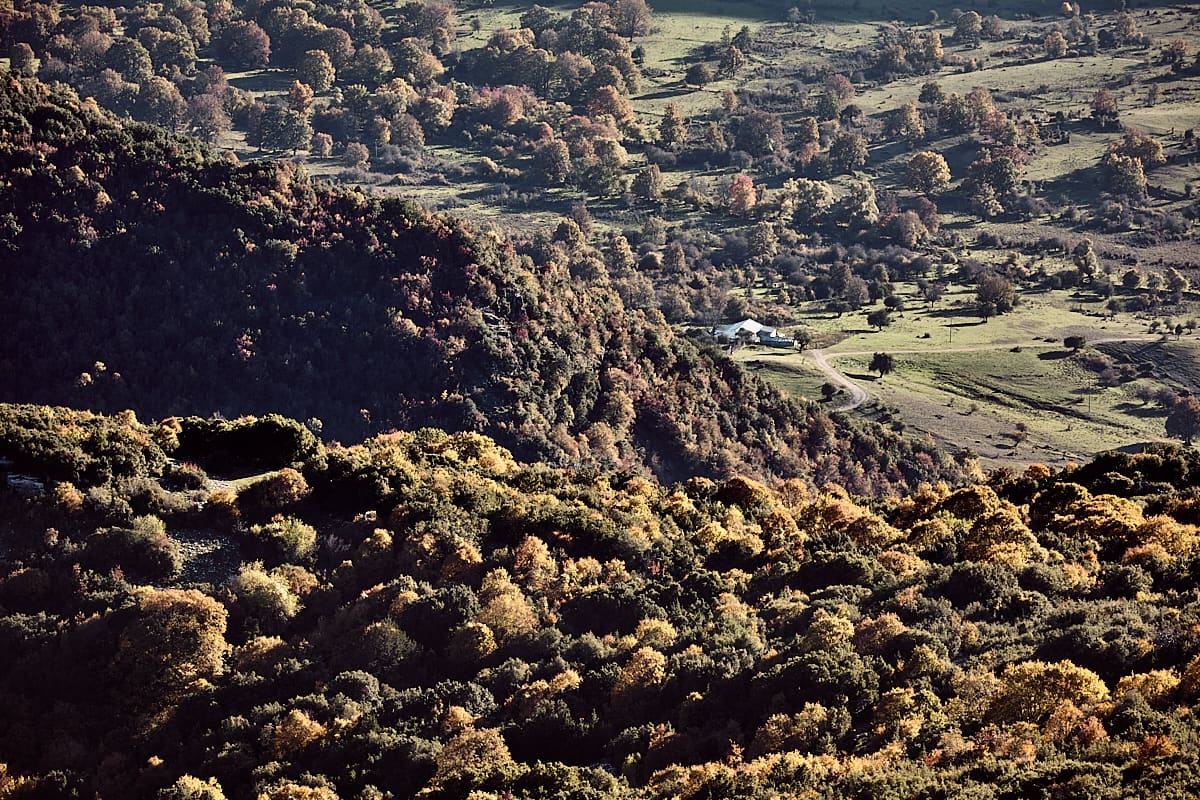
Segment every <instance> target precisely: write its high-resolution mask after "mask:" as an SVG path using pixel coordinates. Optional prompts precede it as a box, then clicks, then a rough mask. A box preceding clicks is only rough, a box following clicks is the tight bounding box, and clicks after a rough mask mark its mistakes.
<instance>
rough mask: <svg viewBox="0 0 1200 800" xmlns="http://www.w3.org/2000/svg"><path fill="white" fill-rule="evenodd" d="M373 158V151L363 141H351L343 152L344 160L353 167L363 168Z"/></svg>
mask: <svg viewBox="0 0 1200 800" xmlns="http://www.w3.org/2000/svg"><path fill="white" fill-rule="evenodd" d="M370 159H371V151H370V150H368V149H367V146H366V145H365V144H363V143H362V142H351V143H350V144H348V145H346V150H345V152H344V153H342V162H343V163H344V164H345V165H346V166H347V167H350V168H351V169H362V168H364V167H366V166H367V162H368V161H370Z"/></svg>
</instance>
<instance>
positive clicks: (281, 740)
mask: <svg viewBox="0 0 1200 800" xmlns="http://www.w3.org/2000/svg"><path fill="white" fill-rule="evenodd" d="M325 733H326V728H325V726H324V725H322V724H321V723H319V722H317V721H316V720H314V719H312V718H311V717H310V716H308V714H306V713H304V712H303V711H301V710H300V709H298V708H293V709H292V710H291V711H289V712H288V713H287V714H285V715H284V716H283V718H282V719H280V720H279V721H278V722H276V723H275V725H274V726H272V728H271V752H272V753H274V754H275V757H276V758H281V759H285V760H290V759H291V758H292V757H293V756H295V755H296V754H297V753H299V752H300V751H301V750H303V749H304V748H306V747H308V746H309V745H310V744H312V743H313V742H317V741H320V740H321V739H322V738H324V736H325Z"/></svg>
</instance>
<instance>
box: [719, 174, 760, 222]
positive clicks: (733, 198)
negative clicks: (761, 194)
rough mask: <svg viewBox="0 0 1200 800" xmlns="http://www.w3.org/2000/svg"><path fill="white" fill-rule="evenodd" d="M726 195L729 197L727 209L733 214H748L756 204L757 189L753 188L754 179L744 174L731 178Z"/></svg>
mask: <svg viewBox="0 0 1200 800" xmlns="http://www.w3.org/2000/svg"><path fill="white" fill-rule="evenodd" d="M726 196H727V197H728V198H729V210H730V211H731V212H733V213H734V214H738V215H742V214H748V213H749V212H750V209H752V208H754V206H756V205H757V204H758V190H757V189H755V188H754V180H753V179H752V178H751V177H750V176H749V175H746V174H741V175H738V176H737V177H735V178H734V179H733V181H732V182H731V183H730V184H729V189H728V190H727V191H726Z"/></svg>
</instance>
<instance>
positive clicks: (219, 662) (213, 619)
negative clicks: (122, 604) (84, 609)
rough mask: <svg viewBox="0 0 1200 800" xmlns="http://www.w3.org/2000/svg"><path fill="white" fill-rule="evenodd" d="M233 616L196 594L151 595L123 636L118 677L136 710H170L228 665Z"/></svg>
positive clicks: (141, 603) (163, 591) (167, 591)
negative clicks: (228, 629) (229, 625)
mask: <svg viewBox="0 0 1200 800" xmlns="http://www.w3.org/2000/svg"><path fill="white" fill-rule="evenodd" d="M227 618H228V615H227V614H226V612H225V609H224V607H222V606H221V604H220V603H218V602H217V601H215V600H213V599H212V598H211V597H208V596H206V595H203V594H201V593H200V592H198V591H195V590H194V589H159V590H146V591H145V592H144V593H143V594H142V595H141V596H140V598H139V600H138V608H137V614H136V616H135V618H134V620H133V622H131V623H130V624H129V626H128V627H126V628H125V630H124V631H122V633H121V636H120V642H119V645H118V648H117V654H116V656H115V657H114V659H113V663H112V672H113V675H114V677H116V678H117V680H118V682H119V684H120V685H121V686H122V687H124V688H123V692H124V696H125V697H126V698H127V699H128V701H129V702H131V703H132V704H134V705H135V706H141V707H143V708H145V707H146V706H149V707H151V708H158V707H164V706H167V705H170V704H171V703H173V702H175V701H177V700H178V698H179V697H180V695H181V694H182V693H184V692H186V691H188V690H189V689H190V687H192V686H193V685H194V684H195V682H196V681H199V680H201V679H210V678H212V677H214V676H215V675H217V674H218V673H220V672H221V670H222V669H223V665H224V659H225V651H226V650H227V649H228V645H227V644H226V642H225V626H226V621H227Z"/></svg>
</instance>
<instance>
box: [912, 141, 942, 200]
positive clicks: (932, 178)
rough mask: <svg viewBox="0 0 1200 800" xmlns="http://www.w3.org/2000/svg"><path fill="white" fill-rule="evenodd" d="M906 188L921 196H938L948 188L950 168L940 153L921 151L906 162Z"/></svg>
mask: <svg viewBox="0 0 1200 800" xmlns="http://www.w3.org/2000/svg"><path fill="white" fill-rule="evenodd" d="M906 175H907V178H908V186H909V188H910V189H912V190H913V191H915V192H920V193H921V194H940V193H941V192H944V191H946V189H948V188H949V187H950V167H949V166H948V165H947V164H946V159H945V157H943V156H942V154H941V153H935V152H933V151H932V150H923V151H922V152H920V153H917V154H916V155H914V156H913V157H912V158H910V159H909V160H908V167H907V169H906Z"/></svg>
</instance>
